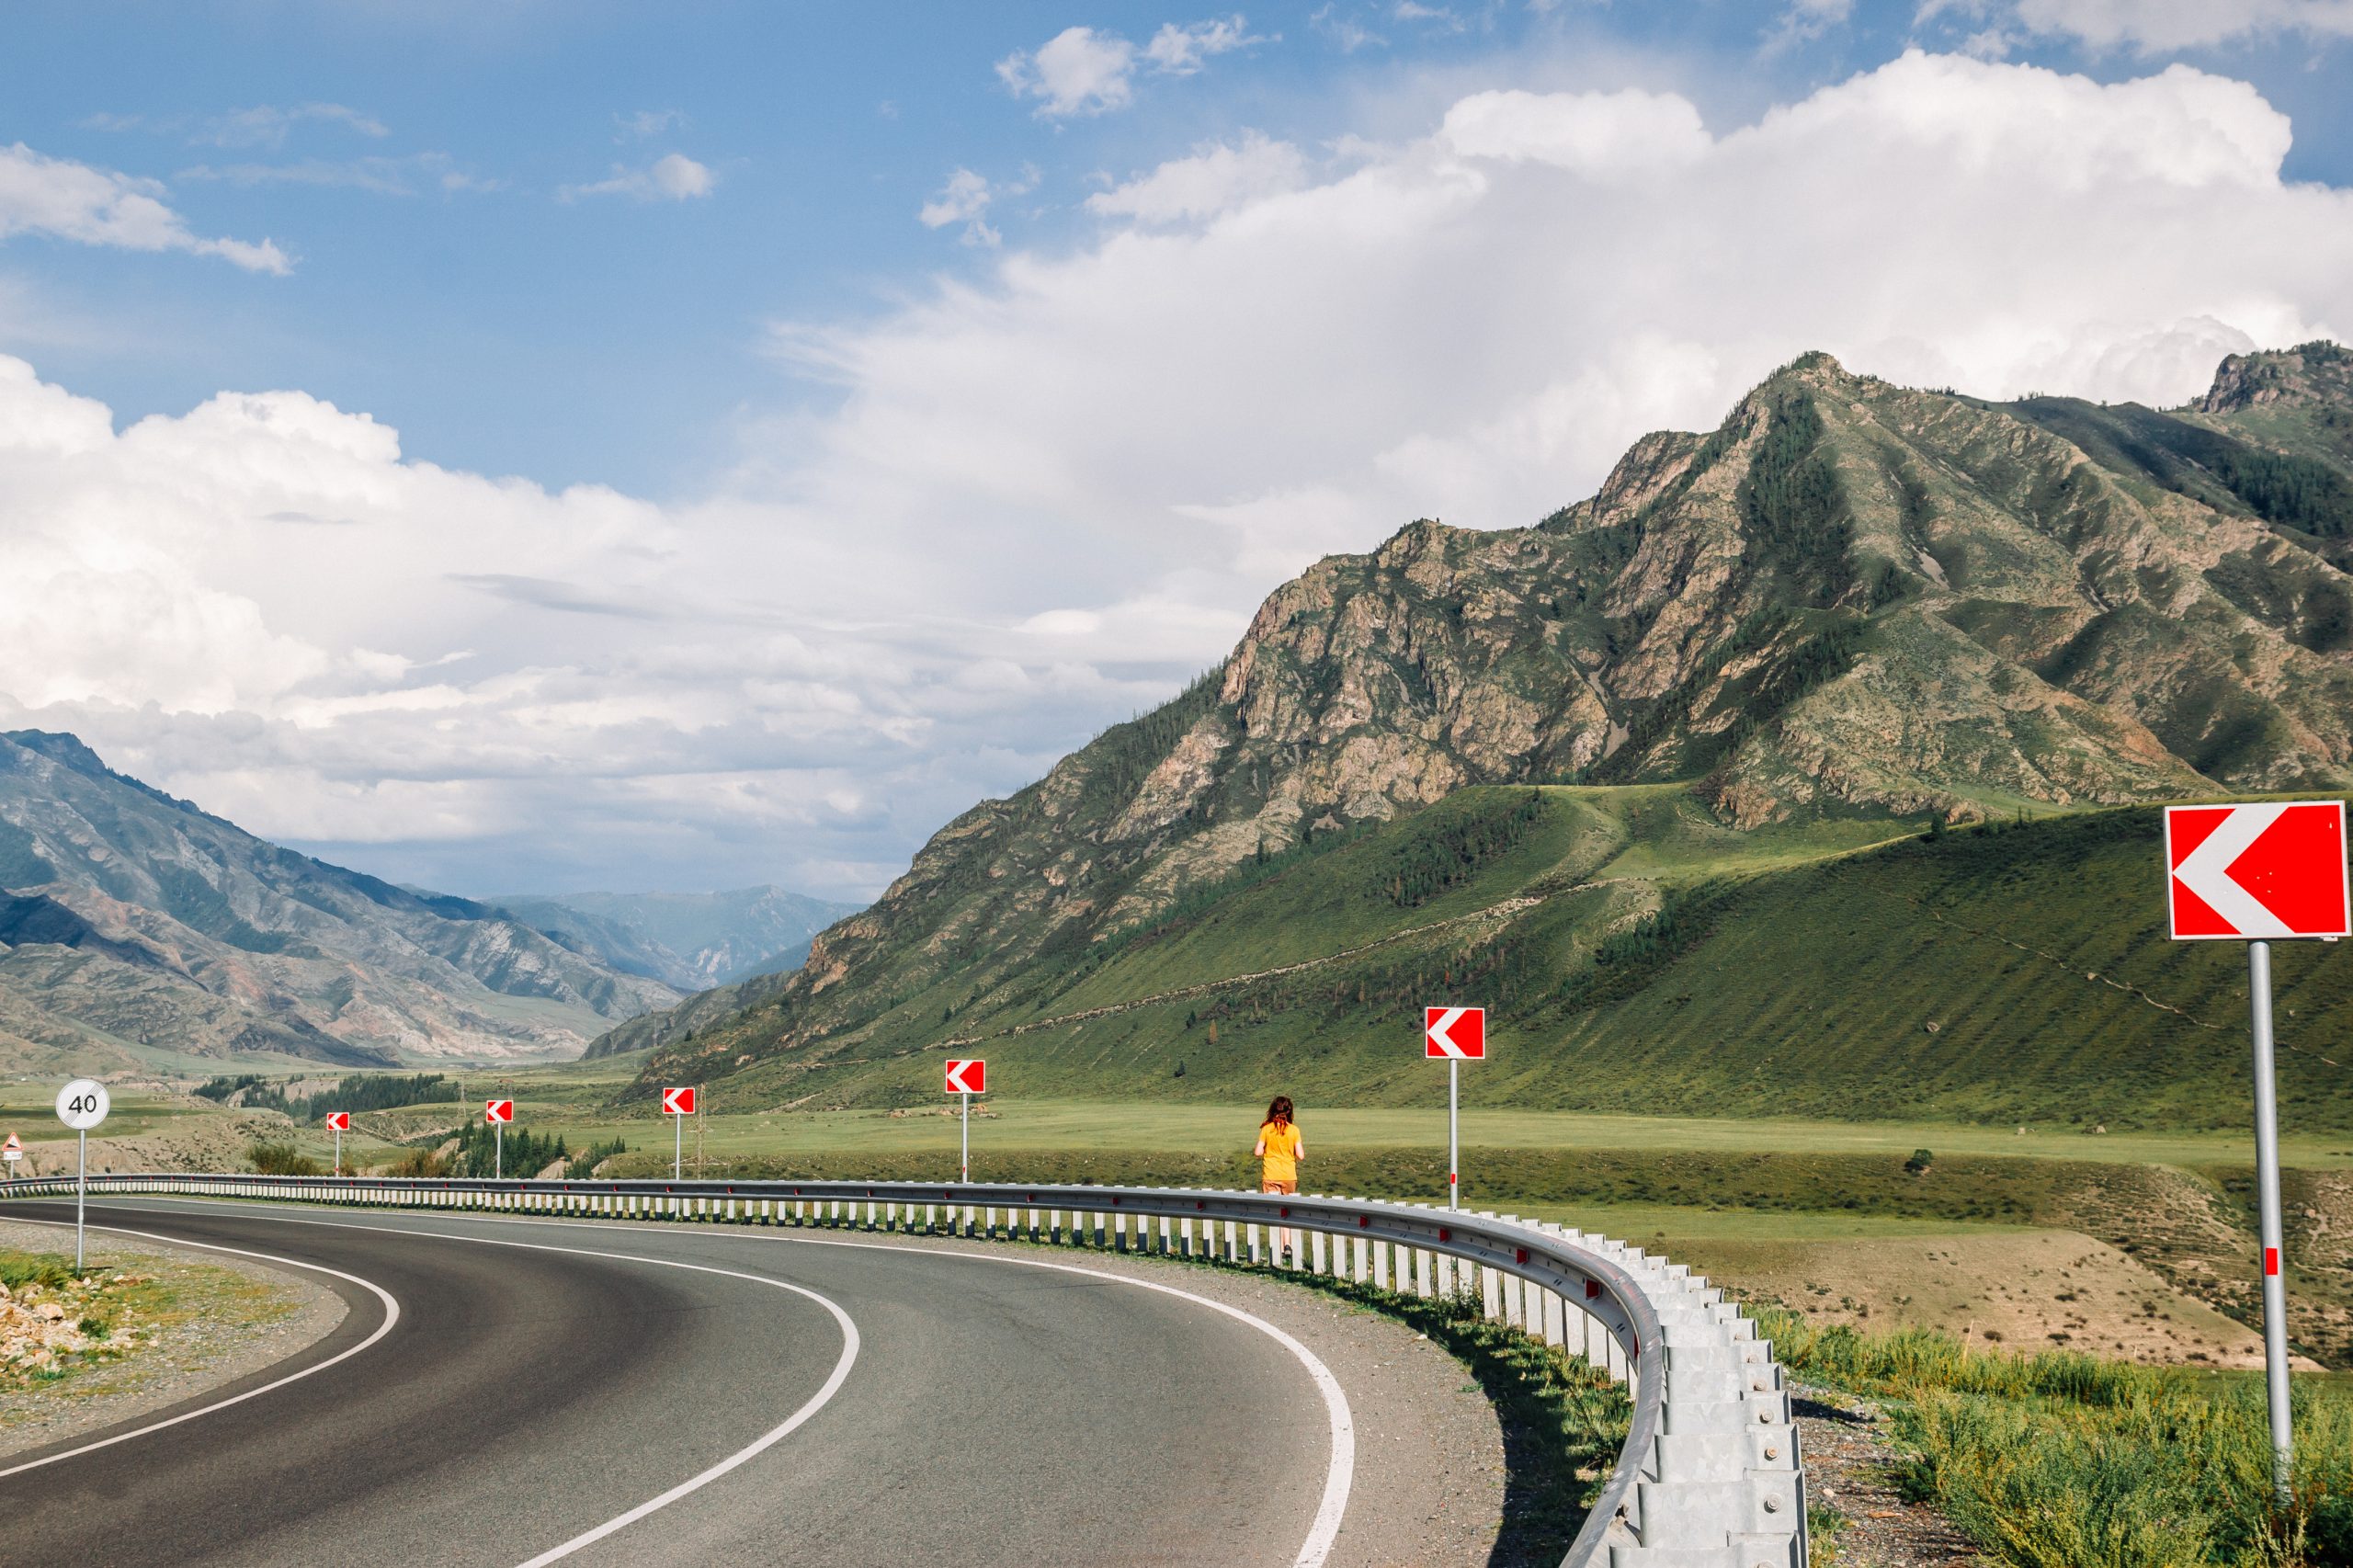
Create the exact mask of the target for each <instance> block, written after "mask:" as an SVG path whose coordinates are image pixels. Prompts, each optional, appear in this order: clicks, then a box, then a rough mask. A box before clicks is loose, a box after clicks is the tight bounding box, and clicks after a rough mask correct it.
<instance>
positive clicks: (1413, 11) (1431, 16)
mask: <svg viewBox="0 0 2353 1568" xmlns="http://www.w3.org/2000/svg"><path fill="white" fill-rule="evenodd" d="M1389 14H1390V15H1391V16H1392V17H1396V18H1397V19H1398V20H1399V21H1401V22H1427V23H1429V24H1430V29H1429V30H1431V31H1434V32H1441V33H1459V32H1461V31H1462V30H1463V29H1464V28H1466V27H1468V26H1469V25H1470V24H1469V23H1467V22H1465V21H1464V20H1463V19H1462V17H1461V15H1460V14H1459V13H1458V12H1456V11H1455V10H1454V9H1453V8H1452V7H1451V6H1423V5H1419V4H1416V0H1396V4H1395V5H1393V6H1391V7H1390V11H1389Z"/></svg>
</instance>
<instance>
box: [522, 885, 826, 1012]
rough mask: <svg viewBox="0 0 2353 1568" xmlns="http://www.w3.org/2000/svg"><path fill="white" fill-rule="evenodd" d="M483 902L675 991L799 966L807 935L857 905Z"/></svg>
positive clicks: (741, 897)
mask: <svg viewBox="0 0 2353 1568" xmlns="http://www.w3.org/2000/svg"><path fill="white" fill-rule="evenodd" d="M489 902H490V903H492V904H494V905H495V906H496V907H498V908H500V909H503V910H505V911H506V913H507V914H509V915H513V916H514V917H515V918H516V919H517V920H520V921H522V922H523V923H524V924H525V925H527V926H531V927H533V928H534V929H535V930H538V931H539V932H540V933H541V934H542V935H545V936H548V937H553V938H554V939H555V940H556V941H558V942H561V943H562V944H563V945H564V946H565V947H567V948H570V949H572V950H573V951H574V952H576V953H585V954H587V955H589V956H590V957H593V958H596V959H598V960H602V961H603V962H605V963H608V964H610V965H611V966H612V967H613V968H615V969H619V970H623V971H627V972H629V973H631V974H642V975H645V976H647V977H649V978H651V979H654V980H658V981H660V982H662V983H664V984H665V985H670V986H675V987H676V988H677V989H678V990H680V991H707V990H709V989H710V988H711V987H713V986H717V985H727V984H731V983H733V982H735V981H738V980H743V979H745V978H746V977H748V976H751V975H756V974H767V973H772V972H774V971H778V970H788V969H798V968H800V967H801V960H802V959H804V958H806V957H808V955H809V938H810V937H813V936H815V935H816V934H817V933H818V932H820V931H822V930H824V928H825V927H826V926H830V925H832V924H833V923H834V922H835V921H836V920H839V919H841V918H842V917H843V916H844V915H854V914H856V913H857V912H858V907H859V906H858V905H857V904H854V903H825V902H824V900H822V899H814V898H806V897H803V896H802V895H801V894H800V893H796V892H786V891H785V890H784V889H782V888H773V887H756V888H740V889H737V890H736V891H735V892H646V893H626V892H574V893H520V894H517V895H516V896H514V897H511V898H497V899H492V900H490V901H489Z"/></svg>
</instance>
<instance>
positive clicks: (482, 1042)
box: [0, 730, 678, 1070]
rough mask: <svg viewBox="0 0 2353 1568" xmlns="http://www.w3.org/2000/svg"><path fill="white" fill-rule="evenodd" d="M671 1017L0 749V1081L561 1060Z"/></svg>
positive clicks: (582, 974)
mask: <svg viewBox="0 0 2353 1568" xmlns="http://www.w3.org/2000/svg"><path fill="white" fill-rule="evenodd" d="M676 1000H678V989H677V988H675V987H673V986H671V985H670V984H668V983H665V982H664V981H663V980H662V979H661V978H659V977H658V976H652V975H648V974H645V973H642V972H637V971H632V970H631V969H628V968H624V967H623V966H621V965H620V964H617V963H615V962H612V961H610V960H608V959H606V958H604V957H602V956H601V955H600V954H598V953H597V951H595V950H593V949H590V950H585V951H584V950H581V949H578V948H575V947H573V946H567V945H566V944H564V943H562V942H559V941H556V940H553V939H551V938H550V937H547V936H546V935H544V934H542V933H541V932H540V931H538V930H536V929H534V928H533V927H532V926H530V925H529V923H527V922H526V921H524V920H521V919H518V918H517V917H515V916H513V915H508V914H506V913H505V912H503V911H501V910H499V909H496V908H494V907H492V906H490V905H488V904H483V903H474V902H472V901H470V900H466V899H460V898H449V897H443V896H440V895H438V894H432V893H419V892H411V891H409V890H406V889H403V888H398V887H394V886H393V885H392V884H391V883H389V882H384V881H379V880H377V879H376V878H374V877H369V876H366V875H363V874H361V873H359V872H357V871H350V870H346V869H343V868H341V867H339V866H331V865H328V864H326V863H324V861H319V860H313V859H312V858H309V857H308V856H304V855H299V854H296V853H294V852H293V851H291V850H289V849H284V848H280V847H279V846H277V845H274V844H269V843H267V842H265V841H263V840H261V839H258V838H256V837H255V836H254V835H251V834H249V833H246V832H245V831H244V830H243V829H242V828H239V827H237V826H236V825H235V824H233V823H229V822H225V821H223V820H222V819H221V818H219V817H216V816H213V815H211V814H210V813H209V812H204V811H201V810H199V809H198V808H197V807H196V806H193V805H191V804H189V803H188V802H187V801H179V800H175V799H174V798H173V797H171V796H169V795H166V794H165V793H163V792H162V791H161V790H154V789H152V788H150V787H149V786H147V785H145V784H142V783H141V782H140V781H139V780H137V779H135V778H129V777H126V776H125V775H123V774H119V773H117V772H115V771H114V770H113V769H111V768H109V767H107V766H106V764H105V763H104V762H102V761H100V760H99V758H98V756H97V754H96V753H94V752H92V751H91V750H90V749H89V747H87V746H85V745H84V744H82V743H81V742H80V741H79V740H77V739H75V738H74V736H72V735H69V734H56V733H48V732H44V731H39V730H23V731H17V732H14V733H5V734H0V1064H5V1065H7V1066H10V1067H13V1068H17V1069H20V1070H21V1069H24V1068H40V1069H46V1068H48V1067H51V1066H57V1065H72V1066H76V1067H81V1068H84V1069H85V1070H107V1069H110V1068H119V1067H133V1066H144V1067H150V1068H159V1069H165V1070H169V1069H175V1068H177V1069H181V1070H192V1069H196V1068H200V1067H201V1066H202V1065H203V1064H204V1063H206V1062H218V1061H221V1060H222V1059H235V1060H237V1061H240V1062H268V1061H288V1060H293V1061H300V1062H328V1063H335V1064H338V1065H345V1066H392V1065H396V1064H403V1063H411V1062H436V1061H444V1060H483V1059H503V1060H526V1059H548V1058H560V1057H567V1056H572V1055H575V1054H577V1053H578V1051H580V1049H581V1047H582V1046H583V1045H584V1044H585V1042H586V1041H587V1040H589V1039H591V1038H592V1037H594V1036H596V1035H598V1034H600V1033H602V1032H604V1031H605V1030H607V1029H608V1028H610V1027H611V1026H612V1025H613V1024H615V1023H616V1022H619V1021H620V1020H622V1019H625V1018H629V1017H634V1016H636V1015H638V1014H640V1013H642V1012H645V1011H646V1010H647V1009H649V1008H656V1007H665V1006H668V1005H670V1004H671V1003H674V1002H676Z"/></svg>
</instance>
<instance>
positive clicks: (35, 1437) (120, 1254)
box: [0, 1220, 349, 1456]
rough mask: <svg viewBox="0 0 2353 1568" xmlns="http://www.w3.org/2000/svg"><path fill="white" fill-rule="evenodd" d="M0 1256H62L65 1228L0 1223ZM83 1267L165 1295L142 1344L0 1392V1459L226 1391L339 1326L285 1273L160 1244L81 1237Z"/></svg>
mask: <svg viewBox="0 0 2353 1568" xmlns="http://www.w3.org/2000/svg"><path fill="white" fill-rule="evenodd" d="M0 1247H4V1248H11V1249H17V1250H21V1251H25V1252H36V1253H56V1252H61V1251H62V1252H63V1253H65V1254H67V1255H69V1257H70V1255H71V1254H72V1252H73V1250H74V1236H73V1232H72V1231H71V1229H70V1228H60V1227H57V1226H53V1225H38V1224H31V1223H28V1222H26V1221H15V1220H9V1221H0ZM88 1256H89V1261H90V1262H91V1263H92V1264H93V1265H104V1266H108V1267H114V1268H117V1269H121V1270H124V1271H134V1272H137V1273H140V1274H152V1275H154V1276H156V1277H158V1278H161V1279H163V1280H164V1281H165V1282H166V1283H167V1284H169V1286H170V1287H171V1289H172V1291H173V1294H174V1302H173V1308H172V1311H171V1313H170V1315H169V1317H168V1319H167V1320H166V1321H165V1322H163V1323H162V1324H160V1325H159V1332H158V1333H157V1334H156V1335H155V1336H154V1339H153V1343H151V1344H147V1345H144V1346H142V1347H141V1348H140V1349H138V1350H137V1351H135V1352H134V1353H132V1354H131V1355H130V1356H129V1357H127V1358H124V1359H122V1360H119V1361H111V1362H107V1363H103V1364H100V1365H97V1366H92V1367H86V1368H81V1369H76V1370H75V1371H74V1372H73V1373H71V1374H70V1375H69V1376H67V1377H65V1378H63V1379H61V1380H59V1381H53V1382H43V1383H38V1384H35V1385H32V1386H29V1387H0V1456H6V1455H10V1454H17V1453H22V1452H25V1451H26V1450H28V1449H37V1448H41V1447H44V1446H46V1445H48V1444H51V1443H54V1442H56V1441H58V1440H59V1439H61V1438H64V1437H74V1436H77V1435H78V1434H81V1433H84V1432H91V1431H96V1430H97V1429H98V1428H100V1427H103V1426H113V1425H114V1424H116V1423H117V1422H119V1421H124V1420H128V1419H130V1418H131V1417H133V1416H137V1415H145V1414H147V1413H149V1412H151V1411H157V1410H162V1409H164V1408H165V1407H166V1406H169V1405H174V1404H177V1403H180V1402H181V1401H183V1400H187V1399H189V1398H192V1397H194V1396H195V1395H198V1394H201V1393H205V1392H209V1391H210V1390H212V1389H215V1388H219V1387H221V1386H222V1385H224V1384H227V1383H230V1382H233V1381H236V1380H237V1379H239V1378H243V1377H245V1376H248V1375H249V1374H251V1373H254V1372H257V1371H259V1370H261V1369H264V1368H266V1367H268V1366H271V1365H273V1364H275V1363H277V1362H278V1361H282V1360H284V1359H285V1358H288V1357H290V1356H293V1355H296V1354H298V1353H299V1352H301V1351H302V1350H304V1349H306V1348H308V1347H309V1346H312V1345H313V1344H315V1343H316V1342H317V1341H319V1340H320V1339H322V1338H324V1336H325V1335H327V1334H329V1333H331V1332H332V1331H333V1330H334V1329H335V1325H336V1324H340V1323H342V1322H343V1319H344V1316H345V1314H346V1313H347V1312H348V1311H349V1309H348V1308H347V1306H346V1305H345V1303H344V1301H343V1298H342V1297H340V1296H338V1295H337V1294H335V1291H333V1290H328V1289H327V1288H326V1287H325V1286H324V1285H321V1284H320V1283H318V1282H317V1281H316V1280H314V1279H312V1278H308V1277H306V1276H304V1275H303V1274H301V1273H300V1272H297V1271H295V1270H292V1269H283V1268H278V1267H272V1266H270V1265H267V1264H264V1263H258V1262H256V1261H254V1260H253V1259H250V1258H243V1257H235V1256H229V1255H226V1254H222V1253H214V1252H206V1251H204V1250H203V1249H201V1248H198V1247H185V1246H178V1245H175V1244H170V1243H166V1242H152V1241H145V1240H138V1241H128V1240H124V1239H123V1238H120V1237H118V1236H115V1235H111V1234H109V1233H106V1232H102V1231H97V1230H93V1231H91V1232H90V1233H89V1248H88Z"/></svg>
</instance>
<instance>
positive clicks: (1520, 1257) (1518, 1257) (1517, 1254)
mask: <svg viewBox="0 0 2353 1568" xmlns="http://www.w3.org/2000/svg"><path fill="white" fill-rule="evenodd" d="M1511 1260H1512V1261H1513V1262H1514V1263H1526V1262H1527V1261H1528V1249H1527V1248H1526V1247H1514V1248H1512V1249H1511Z"/></svg>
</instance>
